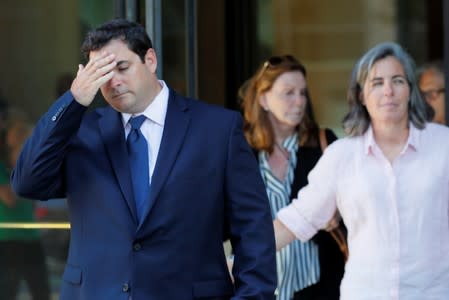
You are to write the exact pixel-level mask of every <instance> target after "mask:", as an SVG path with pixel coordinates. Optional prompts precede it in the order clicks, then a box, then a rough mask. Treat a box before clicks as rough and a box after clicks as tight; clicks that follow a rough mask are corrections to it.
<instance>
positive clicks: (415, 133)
mask: <svg viewBox="0 0 449 300" xmlns="http://www.w3.org/2000/svg"><path fill="white" fill-rule="evenodd" d="M409 128H410V130H409V134H408V139H407V143H406V144H405V146H404V150H403V151H402V152H401V153H403V152H404V151H405V150H406V149H407V148H409V147H410V148H411V149H413V150H415V151H418V150H419V141H420V135H421V131H420V130H419V129H418V128H416V127H415V126H414V125H413V123H412V122H410V123H409ZM374 148H378V146H377V143H376V140H375V139H374V133H373V128H372V127H371V125H370V126H369V127H368V130H367V131H366V132H365V134H364V147H363V149H364V153H365V154H366V155H368V154H370V153H373V150H374Z"/></svg>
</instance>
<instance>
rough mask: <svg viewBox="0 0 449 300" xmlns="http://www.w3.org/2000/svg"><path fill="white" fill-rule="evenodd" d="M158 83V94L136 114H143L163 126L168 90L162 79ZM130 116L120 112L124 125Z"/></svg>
mask: <svg viewBox="0 0 449 300" xmlns="http://www.w3.org/2000/svg"><path fill="white" fill-rule="evenodd" d="M159 83H160V85H161V86H162V89H161V91H160V92H159V94H157V95H156V97H154V99H153V101H151V103H150V105H148V106H147V108H146V109H145V110H144V111H143V112H142V113H140V114H137V115H144V116H145V117H147V118H148V119H150V120H151V121H153V122H154V123H156V124H158V125H160V126H164V123H165V116H166V114H167V106H168V96H169V90H168V87H167V85H166V84H165V82H164V81H163V80H159ZM132 116H133V115H132V114H129V113H122V119H123V124H124V125H126V124H127V123H128V121H129V119H130V118H131V117H132Z"/></svg>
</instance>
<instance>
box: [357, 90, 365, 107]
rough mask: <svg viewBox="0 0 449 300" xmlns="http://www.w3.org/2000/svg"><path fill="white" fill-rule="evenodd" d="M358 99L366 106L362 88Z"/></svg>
mask: <svg viewBox="0 0 449 300" xmlns="http://www.w3.org/2000/svg"><path fill="white" fill-rule="evenodd" d="M358 90H359V92H358V95H357V96H358V98H359V100H360V103H362V105H365V98H364V97H363V90H362V89H361V88H359V89H358Z"/></svg>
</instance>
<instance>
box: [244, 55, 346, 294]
mask: <svg viewBox="0 0 449 300" xmlns="http://www.w3.org/2000/svg"><path fill="white" fill-rule="evenodd" d="M239 95H240V97H241V99H242V100H243V102H242V108H243V110H244V118H245V125H244V131H245V135H246V138H247V140H248V142H249V144H250V145H251V147H252V148H253V149H254V151H255V152H256V154H257V157H258V160H259V166H260V171H261V175H262V177H263V179H264V182H265V186H266V190H267V194H268V199H269V201H270V206H271V211H272V215H273V219H274V218H275V215H276V213H277V212H278V210H280V209H281V208H283V207H285V206H287V205H288V204H289V203H290V202H291V199H292V196H294V195H296V194H297V192H298V190H299V189H300V188H301V187H303V186H305V185H306V184H307V174H308V172H309V171H310V170H311V169H312V168H313V167H314V165H315V163H316V162H317V161H318V159H319V157H320V156H321V154H322V151H321V148H320V143H319V128H318V125H317V123H316V122H315V120H314V117H313V113H312V106H311V102H310V95H309V91H308V89H307V82H306V70H305V68H304V66H303V65H302V64H301V63H300V62H299V61H298V60H297V59H296V58H294V57H293V56H291V55H284V56H273V57H271V58H270V59H269V60H267V61H266V62H265V63H264V64H262V65H261V67H260V68H259V70H258V71H257V72H256V74H255V75H254V76H253V77H252V78H250V79H249V80H248V81H247V82H246V83H245V84H244V85H243V86H242V88H241V89H240V91H239ZM325 133H326V137H327V141H328V142H329V143H330V142H333V141H334V140H335V139H336V136H335V134H334V133H333V132H332V131H330V130H329V129H326V131H325ZM343 268H344V258H343V256H342V254H341V253H340V250H339V248H338V246H337V244H336V243H335V242H334V241H333V239H332V237H331V236H330V235H329V234H328V233H326V232H320V233H319V234H317V235H316V237H315V238H314V240H312V241H309V242H305V243H303V242H300V241H295V242H294V243H291V244H290V245H288V246H287V247H285V248H284V249H282V250H281V251H279V252H278V253H277V273H278V288H277V295H276V296H277V299H278V300H291V299H301V300H304V299H327V300H332V299H338V298H339V284H340V281H341V277H342V275H343Z"/></svg>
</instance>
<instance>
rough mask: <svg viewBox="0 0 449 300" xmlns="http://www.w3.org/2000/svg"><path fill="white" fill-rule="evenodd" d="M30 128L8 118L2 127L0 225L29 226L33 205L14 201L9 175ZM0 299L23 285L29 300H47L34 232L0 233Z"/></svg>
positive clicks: (41, 253) (42, 257) (14, 294)
mask: <svg viewBox="0 0 449 300" xmlns="http://www.w3.org/2000/svg"><path fill="white" fill-rule="evenodd" d="M30 133H31V126H30V125H29V124H28V123H27V122H25V121H23V120H21V119H14V118H12V119H11V121H8V122H7V125H6V143H5V144H6V147H7V161H6V163H1V164H0V222H13V223H21V222H25V223H28V222H33V221H35V219H34V208H33V203H32V202H30V201H29V200H27V199H23V198H20V197H17V196H16V195H15V194H14V192H13V191H12V189H11V186H10V183H9V175H10V170H11V168H13V167H14V165H15V162H16V160H17V157H18V154H19V152H20V149H21V147H22V145H23V143H24V141H25V139H26V138H27V137H28V136H29V134H30ZM0 269H1V272H0V299H11V300H13V299H16V297H17V294H18V291H19V284H20V282H21V281H22V280H23V281H25V283H26V284H27V287H28V291H29V293H30V295H31V299H32V300H48V299H50V298H49V297H50V288H49V281H48V270H47V265H46V262H45V254H44V250H43V247H42V244H41V241H40V234H39V231H38V230H34V229H17V228H14V229H0Z"/></svg>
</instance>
